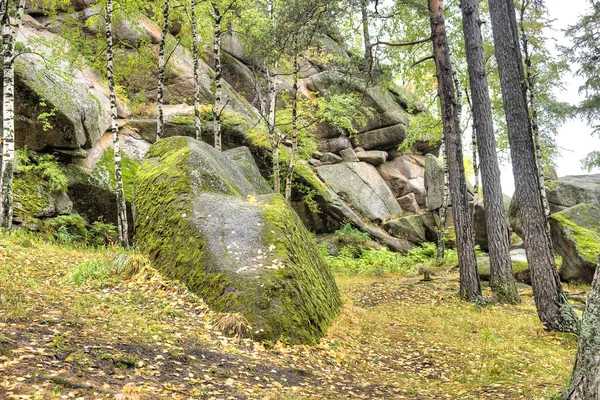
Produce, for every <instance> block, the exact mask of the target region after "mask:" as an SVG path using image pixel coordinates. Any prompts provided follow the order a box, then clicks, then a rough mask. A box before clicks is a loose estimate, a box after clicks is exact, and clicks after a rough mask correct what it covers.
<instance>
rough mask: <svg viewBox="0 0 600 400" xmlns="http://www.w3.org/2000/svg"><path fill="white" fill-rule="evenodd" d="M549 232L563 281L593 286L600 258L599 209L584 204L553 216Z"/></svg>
mask: <svg viewBox="0 0 600 400" xmlns="http://www.w3.org/2000/svg"><path fill="white" fill-rule="evenodd" d="M550 228H551V232H552V243H553V244H554V249H555V250H556V251H557V252H558V253H559V254H560V255H561V257H562V260H563V262H562V267H561V270H560V275H561V277H562V278H563V279H564V280H567V281H570V280H577V279H580V280H584V281H586V282H591V281H592V279H593V278H594V272H595V271H596V266H597V265H598V257H599V256H600V206H598V205H596V204H586V203H581V204H577V205H575V206H573V207H569V208H567V209H565V210H563V211H559V212H557V213H555V214H552V216H551V217H550Z"/></svg>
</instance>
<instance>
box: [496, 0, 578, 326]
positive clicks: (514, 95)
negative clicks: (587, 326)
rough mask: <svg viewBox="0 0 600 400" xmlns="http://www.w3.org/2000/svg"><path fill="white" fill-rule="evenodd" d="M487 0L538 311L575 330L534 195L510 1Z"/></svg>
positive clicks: (522, 83) (529, 136)
mask: <svg viewBox="0 0 600 400" xmlns="http://www.w3.org/2000/svg"><path fill="white" fill-rule="evenodd" d="M489 5H490V16H491V21H492V31H493V36H494V45H495V53H496V60H497V63H498V71H499V73H500V87H501V89H502V99H503V102H504V111H505V114H506V123H507V127H508V139H509V142H510V152H511V159H512V166H513V174H514V178H515V200H516V201H517V203H518V205H519V218H520V221H521V225H522V230H523V242H524V244H525V251H526V253H527V261H528V263H529V270H530V272H531V283H532V286H533V294H534V296H535V304H536V308H537V312H538V316H539V318H540V320H541V321H542V322H543V323H544V325H545V326H546V327H547V328H548V329H549V330H552V331H561V332H573V333H577V332H578V331H579V318H578V317H577V315H576V314H575V313H574V312H573V309H572V308H571V306H570V305H569V303H568V301H567V298H566V296H565V294H564V292H563V289H562V286H561V284H560V279H559V276H558V272H557V270H556V264H555V261H554V252H553V248H552V241H551V239H550V232H549V230H548V225H547V221H546V216H545V214H544V207H543V205H542V201H541V199H540V195H539V186H538V177H537V166H536V162H535V154H534V146H533V138H532V133H531V123H530V120H529V111H528V109H527V98H526V87H525V79H524V71H523V64H522V59H521V51H520V47H519V38H518V31H517V19H516V14H515V8H514V4H513V2H512V0H489Z"/></svg>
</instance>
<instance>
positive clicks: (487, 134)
mask: <svg viewBox="0 0 600 400" xmlns="http://www.w3.org/2000/svg"><path fill="white" fill-rule="evenodd" d="M461 8H462V15H463V30H464V37H465V47H466V53H467V63H468V69H469V82H470V84H471V97H472V99H473V102H472V109H473V119H474V121H473V134H474V137H473V145H474V146H475V148H476V149H477V150H478V151H479V156H480V159H481V179H482V181H483V198H484V201H485V222H486V227H487V235H488V242H489V248H490V249H489V254H490V287H491V288H492V290H493V291H494V293H496V295H497V296H498V299H499V300H500V301H504V302H508V303H519V302H520V298H519V293H518V291H517V287H516V284H515V278H514V276H513V273H512V262H511V258H510V243H509V240H508V231H509V229H508V221H507V219H506V212H505V210H504V200H503V196H502V185H501V183H500V167H499V165H498V154H497V153H496V138H495V137H494V121H493V117H492V106H491V101H490V93H489V86H488V80H487V74H486V68H485V58H484V53H483V38H482V35H481V27H480V26H481V19H480V17H479V5H478V0H461ZM473 156H474V157H476V156H477V154H476V153H475V154H473ZM474 160H476V158H474ZM473 163H474V165H476V161H474V162H473ZM476 171H477V170H476ZM476 182H477V180H476ZM475 196H476V199H477V190H476V191H475Z"/></svg>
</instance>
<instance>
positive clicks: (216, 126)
mask: <svg viewBox="0 0 600 400" xmlns="http://www.w3.org/2000/svg"><path fill="white" fill-rule="evenodd" d="M237 2H238V0H230V1H229V2H226V3H217V2H212V3H211V8H212V12H213V14H212V19H213V54H214V58H215V68H214V72H215V78H214V83H215V105H214V109H213V114H214V115H213V131H214V141H215V149H217V150H219V151H221V150H222V143H221V128H222V127H221V116H222V114H223V111H224V110H225V107H227V102H226V101H225V99H224V97H223V65H222V60H221V56H222V55H221V53H222V39H223V38H222V36H223V26H224V25H225V22H226V21H227V20H226V18H227V16H228V15H229V14H230V13H232V12H233V10H234V8H235V7H236V6H237Z"/></svg>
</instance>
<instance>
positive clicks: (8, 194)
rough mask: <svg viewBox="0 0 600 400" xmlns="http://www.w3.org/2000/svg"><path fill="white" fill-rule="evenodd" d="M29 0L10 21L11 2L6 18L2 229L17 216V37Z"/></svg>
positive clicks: (0, 178) (22, 2)
mask: <svg viewBox="0 0 600 400" xmlns="http://www.w3.org/2000/svg"><path fill="white" fill-rule="evenodd" d="M24 11H25V0H19V3H18V4H17V12H16V17H15V21H14V23H12V22H11V20H10V9H9V7H8V4H6V8H5V9H4V15H3V17H2V46H3V53H4V61H3V73H4V77H3V82H2V83H3V87H4V92H3V96H2V97H3V98H2V119H3V124H4V126H3V131H2V169H1V174H0V191H1V197H2V198H1V202H0V228H6V229H10V228H11V227H12V219H13V177H14V173H15V169H16V160H15V63H14V57H15V40H16V35H17V31H18V30H19V28H20V27H21V21H22V20H23V13H24Z"/></svg>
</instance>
